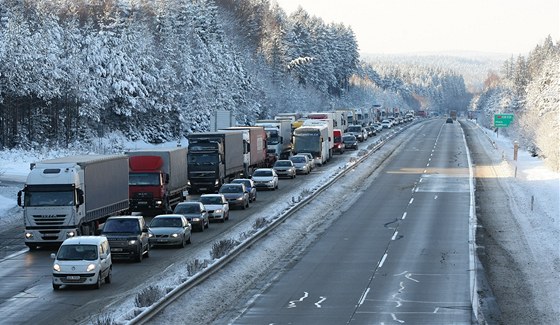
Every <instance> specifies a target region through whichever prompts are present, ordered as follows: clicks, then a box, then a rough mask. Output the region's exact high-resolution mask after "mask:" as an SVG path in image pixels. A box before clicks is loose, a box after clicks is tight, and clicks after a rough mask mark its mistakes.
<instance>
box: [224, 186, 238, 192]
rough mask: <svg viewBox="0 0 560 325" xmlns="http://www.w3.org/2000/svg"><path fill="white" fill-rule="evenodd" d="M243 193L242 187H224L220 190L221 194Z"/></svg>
mask: <svg viewBox="0 0 560 325" xmlns="http://www.w3.org/2000/svg"><path fill="white" fill-rule="evenodd" d="M239 192H241V186H222V187H221V188H220V193H239Z"/></svg>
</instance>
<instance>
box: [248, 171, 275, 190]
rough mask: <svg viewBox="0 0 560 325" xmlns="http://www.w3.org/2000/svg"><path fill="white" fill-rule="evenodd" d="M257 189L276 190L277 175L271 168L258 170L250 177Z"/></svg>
mask: <svg viewBox="0 0 560 325" xmlns="http://www.w3.org/2000/svg"><path fill="white" fill-rule="evenodd" d="M251 179H252V180H253V182H255V186H256V187H257V189H260V188H264V189H269V190H276V189H278V174H276V172H275V171H274V169H272V168H258V169H255V171H254V172H253V176H252V177H251Z"/></svg>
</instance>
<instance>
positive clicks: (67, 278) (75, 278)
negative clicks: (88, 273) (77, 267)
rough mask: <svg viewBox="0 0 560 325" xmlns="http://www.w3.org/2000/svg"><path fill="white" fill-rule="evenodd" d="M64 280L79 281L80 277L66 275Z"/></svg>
mask: <svg viewBox="0 0 560 325" xmlns="http://www.w3.org/2000/svg"><path fill="white" fill-rule="evenodd" d="M66 280H74V281H75V280H80V276H79V275H67V276H66Z"/></svg>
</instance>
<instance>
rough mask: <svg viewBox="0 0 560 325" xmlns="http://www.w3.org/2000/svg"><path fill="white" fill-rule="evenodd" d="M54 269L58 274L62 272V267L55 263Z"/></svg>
mask: <svg viewBox="0 0 560 325" xmlns="http://www.w3.org/2000/svg"><path fill="white" fill-rule="evenodd" d="M52 268H53V270H55V271H56V272H60V265H58V264H57V263H55V264H54V265H53V267H52Z"/></svg>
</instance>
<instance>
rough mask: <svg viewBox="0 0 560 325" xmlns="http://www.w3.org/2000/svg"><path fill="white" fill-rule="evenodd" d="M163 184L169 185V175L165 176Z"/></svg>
mask: <svg viewBox="0 0 560 325" xmlns="http://www.w3.org/2000/svg"><path fill="white" fill-rule="evenodd" d="M165 184H169V174H165Z"/></svg>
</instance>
